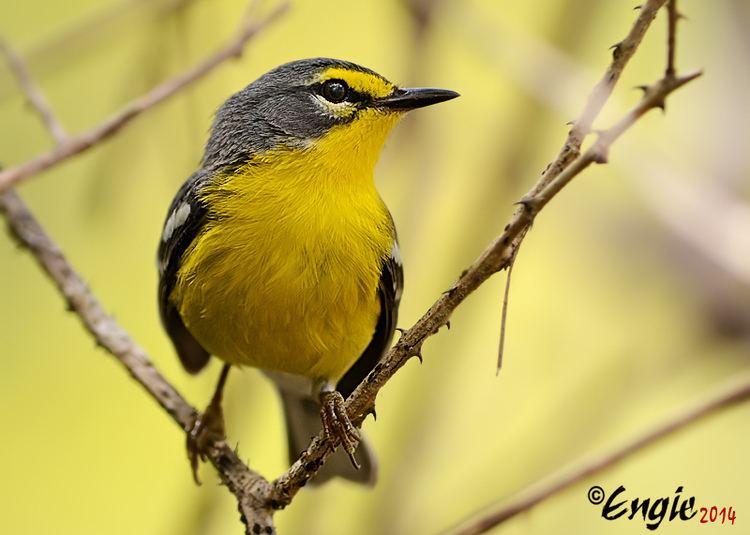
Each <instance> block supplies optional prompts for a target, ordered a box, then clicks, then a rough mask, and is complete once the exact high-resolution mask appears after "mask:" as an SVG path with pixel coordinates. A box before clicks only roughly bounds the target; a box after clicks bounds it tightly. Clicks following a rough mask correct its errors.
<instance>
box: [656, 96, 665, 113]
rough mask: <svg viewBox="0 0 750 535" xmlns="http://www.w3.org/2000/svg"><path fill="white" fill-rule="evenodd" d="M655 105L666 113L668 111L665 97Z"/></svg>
mask: <svg viewBox="0 0 750 535" xmlns="http://www.w3.org/2000/svg"><path fill="white" fill-rule="evenodd" d="M654 107H655V108H659V109H660V110H661V112H662V113H666V112H667V104H666V102H665V101H664V99H662V100H660V101H659V102H657V103H656V104H654Z"/></svg>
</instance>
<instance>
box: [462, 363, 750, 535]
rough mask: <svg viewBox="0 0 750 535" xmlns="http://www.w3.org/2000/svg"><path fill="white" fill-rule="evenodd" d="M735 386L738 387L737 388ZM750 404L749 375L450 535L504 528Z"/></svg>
mask: <svg viewBox="0 0 750 535" xmlns="http://www.w3.org/2000/svg"><path fill="white" fill-rule="evenodd" d="M735 383H736V384H735ZM748 400H750V374H747V373H746V374H744V376H742V377H741V378H740V380H739V382H737V380H735V381H733V382H732V384H730V385H727V386H725V387H723V388H721V389H720V391H719V393H718V394H716V395H714V396H712V397H710V398H708V399H706V400H704V401H702V402H700V403H698V404H696V405H695V406H694V407H691V408H688V409H686V410H683V411H682V412H680V413H678V414H675V415H674V416H673V417H672V418H670V419H668V420H667V421H665V422H663V423H662V424H660V425H658V426H656V427H654V428H653V429H650V430H649V431H646V432H644V433H643V434H642V435H640V436H638V437H636V438H635V439H633V440H632V441H630V442H629V443H627V444H625V445H624V446H621V447H620V448H618V449H616V450H614V451H611V452H610V453H608V454H605V455H601V456H596V457H592V458H590V459H587V460H585V461H584V462H583V463H582V464H581V465H580V466H578V467H577V468H576V469H575V470H574V471H572V472H570V473H568V474H562V475H558V476H556V477H553V478H551V479H550V480H548V481H547V482H542V483H539V484H536V485H532V486H530V487H527V489H524V490H522V491H520V492H518V493H517V494H516V495H514V496H512V497H511V498H509V499H508V500H506V502H505V503H504V504H503V506H502V507H500V508H499V509H497V510H495V511H491V512H489V513H485V514H483V515H482V516H479V517H478V518H475V519H474V520H470V521H468V522H466V523H464V524H463V525H462V526H461V527H460V528H457V529H456V530H455V531H453V530H451V531H449V532H450V533H452V534H453V535H476V534H479V533H485V532H487V531H489V530H490V529H492V528H493V527H495V526H497V525H499V524H502V523H503V522H505V521H506V520H509V519H511V518H513V517H514V516H516V515H517V514H519V513H522V512H524V511H527V510H529V509H531V508H532V507H534V506H535V505H538V504H539V503H541V502H543V501H544V500H546V499H547V498H550V497H552V496H554V495H556V494H558V493H559V492H561V491H563V490H565V489H567V488H568V487H570V486H572V485H574V484H576V483H578V482H579V481H582V480H584V479H586V478H588V477H589V476H592V475H594V474H596V473H599V472H601V471H603V470H605V469H607V468H610V467H612V466H614V465H616V464H617V463H619V462H620V461H622V460H624V459H626V458H627V457H629V456H630V455H632V454H633V453H635V452H637V451H639V450H642V449H644V448H646V447H647V446H650V445H651V444H653V443H654V442H657V441H659V440H661V439H663V438H665V437H667V436H669V435H671V434H673V433H675V432H676V431H679V430H681V429H684V428H685V427H687V426H688V425H690V424H692V423H695V422H697V421H699V420H701V419H703V418H705V417H707V416H709V415H711V414H714V413H716V412H718V411H720V410H722V409H726V408H728V407H731V406H732V405H736V404H737V403H741V402H743V401H748Z"/></svg>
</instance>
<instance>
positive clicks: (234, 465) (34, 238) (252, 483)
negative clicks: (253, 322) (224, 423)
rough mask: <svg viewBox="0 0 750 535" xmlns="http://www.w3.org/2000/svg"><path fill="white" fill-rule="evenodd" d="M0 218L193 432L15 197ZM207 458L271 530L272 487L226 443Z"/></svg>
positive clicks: (169, 389) (169, 391) (3, 197)
mask: <svg viewBox="0 0 750 535" xmlns="http://www.w3.org/2000/svg"><path fill="white" fill-rule="evenodd" d="M0 212H2V213H3V215H4V216H5V218H6V220H7V222H8V227H9V229H10V231H11V233H12V235H13V236H14V237H15V239H16V240H17V241H18V243H19V244H21V245H22V246H23V247H25V248H27V249H28V250H29V251H30V252H31V253H32V255H33V256H34V258H35V259H36V260H37V262H38V263H39V265H40V267H41V268H42V269H43V270H44V271H45V273H47V275H48V276H49V277H50V279H52V280H53V281H54V282H55V284H56V285H57V288H58V290H59V291H60V293H61V294H62V295H63V297H64V298H65V301H66V302H67V305H68V308H69V309H70V310H71V311H73V312H75V314H76V315H77V316H78V317H79V318H80V320H81V322H82V323H83V326H84V327H85V328H86V330H87V331H88V332H89V333H91V335H92V336H93V337H94V339H95V340H96V342H97V344H98V345H99V346H101V347H102V348H103V349H105V350H106V351H107V352H109V353H110V354H112V356H114V357H115V358H116V359H117V360H118V361H119V362H120V363H121V364H122V365H123V366H124V367H125V369H126V370H127V371H128V373H129V374H130V376H131V377H133V379H135V380H136V381H137V382H138V383H139V384H140V385H141V386H142V387H143V388H144V390H146V392H148V394H149V395H150V396H151V397H152V398H153V399H154V400H155V401H156V402H157V403H158V404H159V405H161V407H162V408H163V409H164V410H165V411H166V412H167V414H169V415H170V416H171V417H172V419H173V420H174V421H175V422H176V423H177V425H179V426H180V427H181V428H182V430H183V431H185V432H189V431H190V429H191V428H192V426H193V422H194V421H195V418H196V416H197V413H196V411H195V409H194V408H193V407H192V406H190V404H188V402H187V401H185V399H184V398H183V397H182V396H181V395H180V393H179V392H177V390H175V388H174V387H173V386H172V385H171V384H170V383H169V382H168V381H167V380H166V379H164V377H163V376H162V375H161V374H160V373H159V372H158V371H157V370H156V368H155V367H154V365H153V364H152V363H151V360H150V359H149V358H148V356H147V355H146V353H145V352H144V351H143V349H141V347H140V346H138V345H137V344H136V343H135V342H134V341H133V340H132V338H130V336H129V335H128V334H127V333H126V332H125V331H124V330H123V329H122V327H120V325H118V323H117V322H116V321H115V320H114V319H113V318H112V316H110V315H109V314H107V312H106V311H105V310H104V307H102V305H101V303H99V301H98V300H97V299H96V297H95V296H94V294H93V293H92V292H91V290H90V289H89V288H88V286H86V283H85V282H83V280H82V279H81V277H80V276H79V275H78V274H77V273H76V272H75V270H74V269H73V268H72V266H71V265H70V264H69V263H68V261H67V259H66V258H65V256H64V255H63V253H62V251H61V250H60V249H59V248H58V247H57V245H56V244H55V243H54V242H53V241H52V239H51V238H50V237H49V236H48V235H47V234H46V232H45V231H44V229H42V227H41V226H40V225H39V223H38V222H37V221H36V219H35V218H34V216H33V215H32V214H31V212H29V210H28V208H27V207H26V205H25V204H24V202H23V201H22V200H21V198H20V197H18V195H16V193H15V192H14V191H12V190H10V191H5V192H3V193H1V194H0ZM208 458H209V459H210V461H211V463H212V464H213V465H214V466H215V467H216V470H217V471H218V472H219V476H220V477H221V480H222V482H223V483H224V484H225V485H226V486H227V487H228V488H229V490H230V491H231V492H232V493H233V494H234V495H235V496H236V497H237V500H238V502H239V505H240V512H241V513H242V515H243V518H244V519H246V520H247V521H248V523H250V526H252V525H254V524H258V525H260V526H263V527H265V526H271V525H272V524H271V514H270V513H269V512H268V510H267V509H266V508H264V504H263V503H262V502H261V501H260V500H259V499H258V496H264V495H265V494H266V493H267V492H268V487H269V484H268V482H267V481H266V480H265V479H264V478H263V477H262V476H261V475H259V474H257V473H256V472H253V471H252V470H250V469H249V468H248V467H247V466H245V464H244V463H243V462H242V461H241V460H240V459H239V458H238V457H237V455H236V454H235V452H234V451H232V449H231V448H230V447H229V446H228V445H227V444H226V442H224V441H217V442H214V443H213V444H211V447H210V448H209V450H208ZM249 529H250V527H248V533H249Z"/></svg>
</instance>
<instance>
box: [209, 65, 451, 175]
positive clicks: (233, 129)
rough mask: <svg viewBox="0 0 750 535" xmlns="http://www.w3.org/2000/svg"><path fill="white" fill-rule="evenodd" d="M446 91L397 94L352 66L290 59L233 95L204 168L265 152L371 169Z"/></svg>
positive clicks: (398, 91)
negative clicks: (352, 157) (351, 156)
mask: <svg viewBox="0 0 750 535" xmlns="http://www.w3.org/2000/svg"><path fill="white" fill-rule="evenodd" d="M457 96H458V93H456V92H454V91H449V90H446V89H433V88H399V87H397V86H396V85H394V84H393V83H391V82H389V81H388V80H387V79H386V78H384V77H383V76H381V75H379V74H377V73H376V72H374V71H371V70H370V69H367V68H365V67H361V66H359V65H356V64H354V63H350V62H347V61H341V60H336V59H329V58H313V59H304V60H299V61H293V62H290V63H286V64H284V65H281V66H279V67H277V68H275V69H273V70H271V71H269V72H268V73H266V74H264V75H263V76H261V77H260V78H258V79H257V80H255V81H254V82H253V83H251V84H250V85H248V86H247V87H246V88H245V89H243V90H241V91H239V92H238V93H236V94H234V95H233V96H231V97H230V98H229V99H228V100H227V101H226V102H225V103H224V105H223V106H222V107H221V109H220V110H219V112H218V113H217V114H216V119H215V120H214V125H213V128H212V132H211V138H210V139H209V142H208V144H207V146H206V155H205V157H204V166H213V165H219V166H223V165H236V164H242V163H244V162H248V161H249V160H250V159H253V158H255V157H262V156H263V154H264V153H267V152H269V151H276V150H287V149H293V150H294V149H302V150H309V149H316V148H317V149H324V150H326V151H334V152H335V151H338V152H339V154H344V153H352V152H354V153H355V154H357V155H358V157H359V158H360V159H361V160H362V161H363V164H365V165H370V164H371V165H373V166H374V163H375V160H376V159H377V155H378V153H379V152H380V148H381V147H382V145H383V142H384V141H385V138H386V136H387V135H388V132H389V131H390V130H391V128H393V126H394V125H395V124H396V122H397V121H398V119H400V118H401V117H402V116H403V114H404V113H405V112H407V111H409V110H412V109H415V108H421V107H424V106H429V105H431V104H437V103H438V102H443V101H446V100H450V99H452V98H455V97H457Z"/></svg>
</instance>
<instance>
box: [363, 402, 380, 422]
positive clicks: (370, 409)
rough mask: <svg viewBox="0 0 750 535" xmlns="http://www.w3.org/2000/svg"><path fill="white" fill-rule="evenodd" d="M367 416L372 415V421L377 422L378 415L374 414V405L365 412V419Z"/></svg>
mask: <svg viewBox="0 0 750 535" xmlns="http://www.w3.org/2000/svg"><path fill="white" fill-rule="evenodd" d="M368 414H372V419H373V420H376V421H377V419H378V413H377V412H375V405H373V406H372V407H370V408H369V409H368V410H367V412H366V413H365V417H367V415H368Z"/></svg>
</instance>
